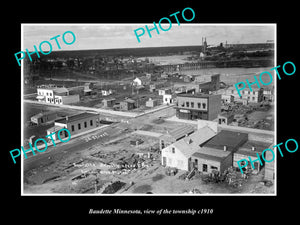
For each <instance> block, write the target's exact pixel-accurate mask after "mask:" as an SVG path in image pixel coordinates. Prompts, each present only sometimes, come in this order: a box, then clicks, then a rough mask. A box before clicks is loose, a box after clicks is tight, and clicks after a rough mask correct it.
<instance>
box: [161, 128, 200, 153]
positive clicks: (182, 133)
mask: <svg viewBox="0 0 300 225" xmlns="http://www.w3.org/2000/svg"><path fill="white" fill-rule="evenodd" d="M194 131H195V129H194V128H193V127H192V126H189V125H184V126H179V127H178V128H175V129H173V130H171V131H168V132H167V133H166V134H164V135H162V136H160V138H159V148H160V150H162V149H163V148H165V147H167V146H169V145H170V144H172V143H174V142H176V141H179V140H180V139H182V138H184V137H187V136H188V135H190V134H192V133H194Z"/></svg>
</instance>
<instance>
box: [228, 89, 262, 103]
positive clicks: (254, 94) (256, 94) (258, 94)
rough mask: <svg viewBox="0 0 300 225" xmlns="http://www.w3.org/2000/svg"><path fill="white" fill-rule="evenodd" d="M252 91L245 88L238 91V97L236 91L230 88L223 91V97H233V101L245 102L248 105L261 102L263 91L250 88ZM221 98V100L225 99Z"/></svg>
mask: <svg viewBox="0 0 300 225" xmlns="http://www.w3.org/2000/svg"><path fill="white" fill-rule="evenodd" d="M251 88H252V90H253V91H251V90H250V89H249V87H248V86H247V87H246V88H245V89H244V90H242V91H240V94H241V96H239V94H238V91H237V90H236V88H235V87H234V86H230V87H229V88H227V89H226V90H225V93H224V95H225V96H233V97H234V101H236V102H243V101H247V102H249V103H259V102H261V101H262V100H263V89H262V88H257V87H251ZM225 96H223V99H224V98H225Z"/></svg>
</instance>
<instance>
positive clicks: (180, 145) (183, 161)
mask: <svg viewBox="0 0 300 225" xmlns="http://www.w3.org/2000/svg"><path fill="white" fill-rule="evenodd" d="M215 135H216V134H215V132H214V131H213V130H211V129H210V128H208V127H205V128H202V129H199V130H197V131H195V132H194V133H192V134H191V135H189V136H187V137H184V138H182V139H180V140H179V141H176V142H174V143H172V144H171V145H169V146H167V147H165V148H163V149H162V151H161V157H162V158H161V160H162V161H161V163H162V165H163V166H167V167H175V168H177V169H180V170H185V171H190V170H191V168H192V167H193V165H192V161H191V156H192V155H193V154H194V153H195V152H197V151H198V150H199V148H200V147H199V146H200V145H201V144H203V143H204V142H206V141H207V140H209V139H210V138H212V137H213V136H215Z"/></svg>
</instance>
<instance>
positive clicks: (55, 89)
mask: <svg viewBox="0 0 300 225" xmlns="http://www.w3.org/2000/svg"><path fill="white" fill-rule="evenodd" d="M53 91H54V92H55V93H57V94H60V93H66V92H69V90H68V89H67V88H65V87H59V88H54V89H53Z"/></svg>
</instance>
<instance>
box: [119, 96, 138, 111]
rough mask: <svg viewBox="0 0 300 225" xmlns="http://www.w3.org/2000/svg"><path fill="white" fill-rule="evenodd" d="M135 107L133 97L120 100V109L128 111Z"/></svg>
mask: <svg viewBox="0 0 300 225" xmlns="http://www.w3.org/2000/svg"><path fill="white" fill-rule="evenodd" d="M134 108H136V102H135V101H134V100H133V99H125V100H124V101H121V102H120V110H125V111H129V110H131V109H134Z"/></svg>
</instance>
